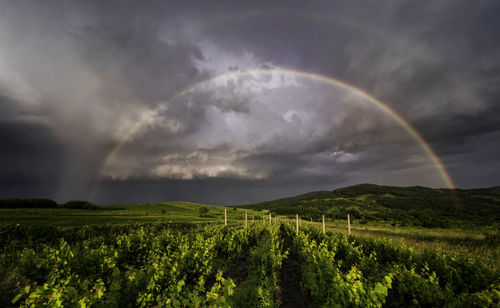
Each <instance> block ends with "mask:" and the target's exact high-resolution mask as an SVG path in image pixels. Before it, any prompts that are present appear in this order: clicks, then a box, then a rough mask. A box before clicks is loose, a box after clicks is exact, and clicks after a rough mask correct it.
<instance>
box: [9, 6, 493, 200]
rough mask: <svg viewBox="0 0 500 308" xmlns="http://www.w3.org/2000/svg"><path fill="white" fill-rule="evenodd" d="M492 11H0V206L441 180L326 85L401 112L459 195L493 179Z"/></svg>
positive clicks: (386, 126) (421, 157)
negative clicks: (3, 201)
mask: <svg viewBox="0 0 500 308" xmlns="http://www.w3.org/2000/svg"><path fill="white" fill-rule="evenodd" d="M498 12H500V5H499V4H498V3H497V2H495V1H482V2H480V3H476V2H470V1H439V2H430V3H422V2H419V1H386V2H384V3H375V2H363V3H353V2H350V1H335V2H326V1H311V2H307V3H304V2H303V1H272V2H271V1H262V2H261V1H252V2H234V1H216V2H215V1H197V2H179V1H152V2H148V3H144V2H140V1H116V2H115V1H106V2H103V1H84V2H77V1H75V2H72V1H68V2H64V3H61V2H58V1H44V2H37V1H32V2H30V1H26V2H17V1H6V2H3V3H1V4H0V141H1V144H2V146H1V149H0V157H2V160H1V161H0V166H1V171H2V172H1V174H0V196H1V197H50V198H55V199H57V200H58V201H66V200H69V199H89V198H92V200H93V201H95V202H97V203H118V202H152V201H168V200H186V201H197V202H207V203H225V204H226V203H243V202H252V201H260V200H265V199H272V198H277V197H282V196H287V195H293V194H298V193H303V192H307V191H310V190H319V189H333V188H335V187H340V186H345V185H351V184H358V183H364V182H371V183H377V184H396V185H424V186H432V187H444V186H446V183H445V182H444V180H443V178H442V175H441V174H440V173H439V172H438V170H437V169H436V167H435V166H434V163H433V162H432V160H431V158H430V157H429V155H428V153H426V152H425V151H424V149H423V148H422V145H421V144H420V143H419V142H418V141H417V140H415V139H414V138H413V137H412V136H411V134H410V133H409V132H408V131H407V129H405V128H404V127H403V126H402V125H401V124H400V123H398V121H397V120H396V119H395V118H394V117H392V116H390V115H389V114H388V113H386V112H384V111H383V110H382V109H380V108H379V107H380V106H379V107H377V106H376V105H375V104H373V102H370V101H369V100H367V99H366V98H363V97H361V96H359V95H356V94H355V93H354V92H353V91H351V90H349V89H348V88H345V87H342V86H341V85H340V83H336V84H334V83H331V82H327V81H325V78H333V79H336V80H339V81H342V82H344V83H346V84H349V85H351V86H353V87H356V88H358V89H360V90H362V91H364V92H366V93H368V94H369V95H372V96H374V97H375V98H377V99H379V100H381V101H382V102H384V103H385V104H386V106H387V107H388V108H390V109H392V110H394V111H395V112H396V113H398V114H399V115H400V116H401V117H402V118H403V119H405V121H407V122H408V123H409V124H410V125H411V126H412V127H414V128H415V129H416V130H417V131H418V132H419V133H420V134H421V135H422V137H423V138H424V139H425V140H426V141H427V142H428V143H429V145H430V146H431V147H432V148H433V149H434V151H435V152H436V154H437V155H438V156H439V157H440V159H441V160H442V162H443V164H444V166H445V168H446V169H447V170H448V172H449V173H450V176H451V178H452V179H453V180H454V182H455V183H456V185H457V186H459V187H478V186H494V185H498V184H499V183H498V180H497V174H498V171H499V170H500V160H499V159H498V157H500V155H498V153H499V152H500V146H499V143H498V142H497V141H498V136H499V134H500V121H498V119H497V115H498V112H500V106H499V103H498V99H499V98H500V87H499V86H498V85H499V84H500V83H499V81H500V79H499V78H500V77H499V76H500V56H499V55H500V37H499V36H498V32H499V31H500V21H499V20H498V18H497V16H498ZM249 70H253V72H252V73H249V72H248V71H249ZM293 71H301V72H307V73H311V74H317V75H321V76H323V77H325V78H323V77H321V78H316V77H311V76H312V75H305V74H302V73H293ZM217 76H219V77H217ZM221 76H222V77H221ZM206 80H212V81H210V82H204V81H206Z"/></svg>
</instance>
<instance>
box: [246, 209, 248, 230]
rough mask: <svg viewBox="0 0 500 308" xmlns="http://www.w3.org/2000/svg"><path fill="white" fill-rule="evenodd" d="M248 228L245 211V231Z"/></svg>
mask: <svg viewBox="0 0 500 308" xmlns="http://www.w3.org/2000/svg"><path fill="white" fill-rule="evenodd" d="M247 227H248V222H247V211H245V229H246V228H247Z"/></svg>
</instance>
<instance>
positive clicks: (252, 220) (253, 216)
mask: <svg viewBox="0 0 500 308" xmlns="http://www.w3.org/2000/svg"><path fill="white" fill-rule="evenodd" d="M254 216H255V215H252V225H253V223H254Z"/></svg>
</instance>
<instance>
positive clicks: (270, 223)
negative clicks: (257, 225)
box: [269, 213, 273, 225]
mask: <svg viewBox="0 0 500 308" xmlns="http://www.w3.org/2000/svg"><path fill="white" fill-rule="evenodd" d="M272 224H273V221H272V218H271V213H269V225H272Z"/></svg>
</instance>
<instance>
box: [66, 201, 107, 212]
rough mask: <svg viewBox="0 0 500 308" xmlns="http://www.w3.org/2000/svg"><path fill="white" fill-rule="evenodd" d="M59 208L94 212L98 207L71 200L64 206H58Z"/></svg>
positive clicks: (85, 202) (86, 202)
mask: <svg viewBox="0 0 500 308" xmlns="http://www.w3.org/2000/svg"><path fill="white" fill-rule="evenodd" d="M59 207H62V208H65V209H77V210H96V209H98V207H97V206H96V205H94V204H92V203H90V202H88V201H80V200H72V201H68V202H66V203H64V204H61V205H59Z"/></svg>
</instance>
